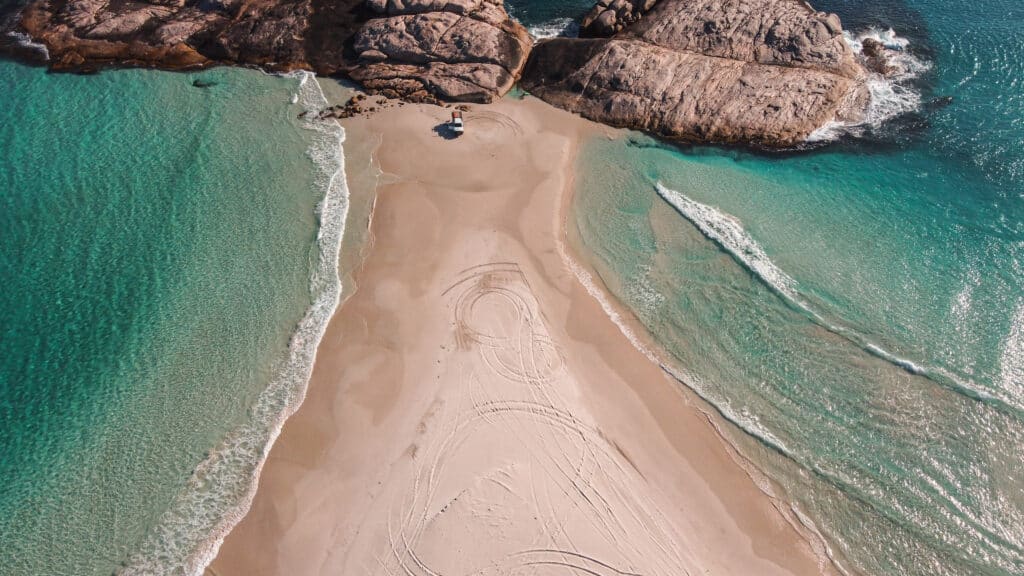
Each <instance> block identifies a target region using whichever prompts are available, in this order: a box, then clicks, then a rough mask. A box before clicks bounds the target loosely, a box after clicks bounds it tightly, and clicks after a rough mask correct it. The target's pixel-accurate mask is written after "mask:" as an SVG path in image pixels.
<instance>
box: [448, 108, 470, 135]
mask: <svg viewBox="0 0 1024 576" xmlns="http://www.w3.org/2000/svg"><path fill="white" fill-rule="evenodd" d="M448 127H449V128H451V131H452V132H454V133H455V135H456V136H461V135H462V133H463V132H465V130H466V127H465V125H464V124H463V122H462V112H461V111H459V110H456V111H454V112H452V120H451V122H449V123H448Z"/></svg>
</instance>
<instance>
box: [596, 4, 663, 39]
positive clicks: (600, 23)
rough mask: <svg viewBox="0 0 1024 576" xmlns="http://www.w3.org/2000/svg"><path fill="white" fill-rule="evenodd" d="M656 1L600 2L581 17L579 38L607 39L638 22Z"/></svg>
mask: <svg viewBox="0 0 1024 576" xmlns="http://www.w3.org/2000/svg"><path fill="white" fill-rule="evenodd" d="M657 1H658V0H600V1H599V2H598V3H597V5H595V6H594V7H593V9H591V10H590V12H589V13H588V14H587V15H586V16H584V17H583V22H582V23H581V24H580V36H581V37H583V38H609V37H611V36H613V35H615V34H616V33H618V32H620V31H621V30H622V29H623V28H625V27H626V26H629V25H630V24H633V23H635V22H637V21H639V20H640V18H642V17H643V15H644V14H645V13H646V12H647V11H648V10H650V9H651V8H653V7H654V4H655V3H656V2H657Z"/></svg>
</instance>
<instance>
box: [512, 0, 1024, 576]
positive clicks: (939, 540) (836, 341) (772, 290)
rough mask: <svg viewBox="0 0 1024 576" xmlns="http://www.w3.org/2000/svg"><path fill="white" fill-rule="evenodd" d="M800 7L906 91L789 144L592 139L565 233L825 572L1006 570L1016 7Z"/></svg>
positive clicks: (1021, 20)
mask: <svg viewBox="0 0 1024 576" xmlns="http://www.w3.org/2000/svg"><path fill="white" fill-rule="evenodd" d="M815 6H816V7H817V8H820V9H825V10H830V11H836V12H839V13H840V15H841V16H842V17H843V20H844V23H845V25H846V26H847V28H848V29H849V30H851V31H852V32H853V33H854V36H856V35H859V34H863V33H869V32H871V31H872V29H873V30H874V31H873V32H871V33H873V34H881V35H883V36H885V35H888V29H889V28H892V29H893V31H894V32H895V38H897V39H902V41H905V42H906V43H907V48H906V55H907V56H908V57H913V58H914V59H915V60H916V61H918V62H921V63H923V66H922V69H921V70H919V71H918V73H917V74H916V77H914V78H911V79H908V80H906V81H905V82H904V83H903V85H902V86H899V87H898V88H899V89H900V90H906V91H907V94H909V95H910V96H913V97H914V98H915V99H916V100H915V101H914V102H915V103H916V104H915V106H914V107H913V108H914V109H913V111H911V112H909V113H905V114H902V115H900V116H898V117H896V118H894V119H892V120H890V121H889V122H887V123H885V124H883V125H881V126H878V127H871V126H868V127H863V129H861V130H858V133H860V137H859V138H856V139H845V140H842V141H840V142H838V143H835V144H833V145H832V146H830V147H828V148H824V149H821V150H819V151H815V152H807V153H800V154H784V155H783V154H780V155H772V156H764V155H756V154H751V153H746V152H742V151H734V150H721V149H715V148H686V149H677V148H670V147H666V146H663V145H659V144H658V143H656V142H654V141H653V140H650V139H648V138H645V137H643V136H640V135H633V136H629V137H624V138H622V139H620V140H616V141H606V140H597V141H594V142H592V143H591V144H590V145H589V146H588V147H587V148H585V149H584V151H583V154H582V157H581V159H580V165H579V167H580V174H579V176H578V180H577V183H578V189H579V190H578V195H577V196H576V199H575V206H574V214H575V220H576V224H577V226H578V229H579V237H580V240H581V241H582V244H583V249H584V251H585V252H586V254H587V256H588V259H590V260H591V261H592V262H593V264H594V266H595V268H596V269H597V271H598V272H599V274H600V275H601V277H602V279H603V280H604V282H605V283H606V284H607V285H608V286H609V288H610V289H611V290H612V291H613V292H614V293H615V294H616V295H617V296H618V297H619V298H620V299H621V300H622V301H623V302H624V303H625V304H627V305H628V306H629V307H630V308H631V309H633V310H634V311H635V313H636V315H637V317H638V319H639V320H640V321H641V323H643V324H644V325H645V326H646V327H647V328H648V330H649V332H650V334H651V336H652V337H653V338H654V339H655V340H656V341H657V343H658V344H659V345H660V347H661V348H662V349H663V350H664V353H665V355H666V357H667V358H668V359H669V364H670V365H671V367H672V370H673V371H674V372H675V373H676V374H677V376H678V377H679V379H680V380H681V381H682V382H683V383H685V384H686V385H687V386H689V387H691V388H693V389H694V390H695V391H697V392H698V393H699V394H700V395H701V396H702V397H704V398H705V399H706V400H708V401H709V402H710V403H711V404H712V405H713V406H714V407H715V408H716V409H717V410H718V411H719V412H720V413H721V414H722V415H723V416H724V417H725V418H726V419H727V420H729V421H731V422H733V423H734V424H735V427H734V428H731V429H730V436H731V437H732V438H733V439H734V441H735V442H736V443H737V445H738V446H739V447H740V448H741V450H742V452H743V453H744V454H746V455H747V456H748V457H749V458H751V459H752V460H753V461H754V462H755V463H756V464H757V465H758V467H759V468H761V469H763V470H764V471H765V472H767V473H768V475H769V476H770V477H771V478H773V479H774V480H775V481H776V483H777V484H778V486H779V489H781V490H783V491H784V492H785V494H784V496H785V497H786V499H788V500H789V501H791V502H793V503H794V505H795V507H796V510H797V511H798V515H801V516H802V518H803V520H804V521H805V522H807V523H808V524H813V525H814V526H816V528H817V529H818V530H819V531H820V532H821V533H822V534H823V535H824V537H825V539H826V542H827V544H828V545H829V547H830V548H831V550H832V554H833V555H834V556H835V558H836V560H837V561H838V562H839V563H840V564H841V565H842V566H844V567H845V568H846V569H848V570H850V571H851V572H862V573H868V574H921V575H924V574H929V575H934V574H950V575H953V574H956V575H977V574H992V575H997V574H998V575H1009V574H1024V463H1022V456H1021V454H1024V184H1022V183H1021V177H1022V176H1024V96H1022V94H1024V90H1022V89H1021V88H1022V87H1021V82H1022V81H1024V35H1022V34H1021V33H1020V30H1021V29H1024V6H1022V5H1021V4H1020V3H1019V2H1009V1H992V2H983V3H980V4H979V3H968V2H965V1H957V0H941V1H940V0H913V1H910V0H908V1H906V2H896V1H880V0H846V1H842V0H827V1H824V2H817V3H815ZM528 24H529V23H528ZM946 96H951V97H952V102H951V103H949V104H948V105H947V104H945V103H944V102H943V101H942V100H941V98H942V97H946Z"/></svg>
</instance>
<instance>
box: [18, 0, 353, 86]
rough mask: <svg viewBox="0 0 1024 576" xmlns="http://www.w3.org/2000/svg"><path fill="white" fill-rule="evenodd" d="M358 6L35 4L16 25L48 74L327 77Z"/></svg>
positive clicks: (298, 2)
mask: <svg viewBox="0 0 1024 576" xmlns="http://www.w3.org/2000/svg"><path fill="white" fill-rule="evenodd" d="M362 1H363V0H331V1H326V0H291V1H287V2H286V1H283V0H148V1H132V0H35V1H33V2H30V3H29V4H28V5H27V7H26V8H25V10H24V11H23V13H22V15H21V19H20V24H19V26H20V28H21V31H22V32H24V33H26V34H27V35H29V36H31V37H32V38H33V39H34V40H35V41H37V42H40V43H42V44H45V45H46V47H47V49H48V51H49V53H50V62H49V64H50V66H51V67H52V68H53V69H56V70H75V71H89V70H94V69H97V68H101V67H103V66H108V65H129V66H154V67H160V68H169V69H180V68H193V67H202V66H209V65H213V64H217V63H229V64H245V65H256V66H261V67H264V68H267V69H271V70H291V69H295V68H306V69H313V70H316V71H318V72H321V73H332V72H336V71H338V70H341V69H343V68H344V63H345V62H344V48H345V44H346V42H348V40H349V39H350V38H351V36H352V34H354V33H355V30H356V29H357V27H358V24H359V23H360V22H361V20H362V18H361V17H360V12H361V10H362ZM314 45H315V49H314Z"/></svg>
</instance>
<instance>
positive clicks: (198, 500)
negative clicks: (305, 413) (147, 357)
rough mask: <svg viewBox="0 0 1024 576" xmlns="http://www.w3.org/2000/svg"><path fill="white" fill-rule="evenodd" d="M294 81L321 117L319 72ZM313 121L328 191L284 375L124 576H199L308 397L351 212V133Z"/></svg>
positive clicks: (198, 473)
mask: <svg viewBox="0 0 1024 576" xmlns="http://www.w3.org/2000/svg"><path fill="white" fill-rule="evenodd" d="M290 76H291V77H294V78H296V79H297V80H298V90H297V92H296V96H297V99H296V100H297V102H298V103H299V104H301V105H302V107H303V108H304V109H305V110H307V111H309V112H316V111H319V110H321V109H323V108H324V107H325V106H326V105H327V99H326V98H325V96H324V94H323V91H322V90H321V88H320V85H319V83H317V81H316V77H315V75H314V74H312V73H310V72H301V71H300V72H298V73H295V74H292V75H290ZM315 116H316V115H315V114H312V113H310V114H306V118H307V119H306V120H304V124H303V127H304V128H305V129H307V130H311V131H313V132H315V133H316V136H315V137H314V139H313V143H312V144H311V146H310V148H309V149H308V150H307V154H308V155H309V157H310V158H311V159H312V160H313V161H314V163H315V165H316V167H317V174H316V176H315V179H314V182H315V184H316V186H317V188H318V189H319V190H322V191H323V199H322V200H321V201H320V203H319V204H318V205H317V217H318V219H319V224H320V226H319V231H318V233H317V258H316V262H315V266H314V268H313V271H312V274H311V276H310V293H311V294H313V303H312V305H310V307H309V308H308V309H307V310H306V313H305V315H304V316H303V318H302V320H301V321H300V322H299V325H298V328H297V329H296V331H295V333H294V334H293V335H292V338H291V341H290V342H289V345H288V355H287V359H286V360H285V363H284V365H283V369H282V370H281V371H280V372H279V373H278V375H277V376H276V377H275V379H274V380H273V381H271V383H270V384H269V385H268V386H267V388H266V389H265V390H264V391H263V392H262V393H261V394H260V396H259V398H258V399H257V401H256V405H255V406H254V407H253V408H252V417H251V418H250V420H249V421H248V422H246V423H245V424H243V425H242V426H240V427H239V428H237V429H235V430H234V431H232V432H231V433H230V434H229V435H228V436H227V438H225V439H224V441H222V442H221V443H220V445H218V446H217V448H216V449H214V450H213V451H211V453H210V454H209V455H208V456H207V458H206V459H205V460H204V461H203V462H201V463H200V464H199V466H197V467H196V470H195V471H194V472H193V474H192V477H191V478H190V479H189V482H188V484H187V485H186V487H185V489H184V491H183V492H182V493H181V494H179V495H178V497H177V498H176V500H175V502H174V503H173V504H172V505H171V507H170V509H168V511H167V512H165V513H164V515H163V516H162V517H161V518H160V520H159V522H158V524H157V526H156V527H155V528H153V529H152V530H150V531H149V533H148V535H147V537H146V539H145V540H144V541H143V543H142V545H141V546H140V548H139V550H138V551H137V552H136V553H134V554H133V555H132V556H131V557H130V558H129V559H128V562H127V565H126V566H125V567H124V568H122V569H121V570H119V572H118V573H119V574H122V575H125V576H135V575H138V576H142V575H146V574H187V575H194V576H199V575H201V574H202V573H203V572H204V571H205V569H206V567H207V565H209V563H210V562H212V561H213V559H214V557H215V556H216V555H217V551H218V550H219V549H220V546H221V544H222V543H223V541H224V538H225V537H226V536H227V534H228V533H229V532H230V531H231V530H232V529H233V528H234V527H235V525H236V524H238V522H239V521H240V520H241V519H242V517H243V516H245V514H246V513H247V512H248V511H249V507H250V505H251V504H252V499H253V497H254V496H255V494H256V487H257V483H258V480H259V474H260V472H261V470H262V468H263V464H264V462H265V461H266V458H267V455H268V454H269V452H270V448H271V447H272V446H273V444H274V441H275V440H277V437H278V435H279V434H280V431H281V428H282V426H283V425H284V423H285V421H286V420H287V419H288V418H289V417H290V416H291V415H292V414H294V413H295V411H296V410H298V408H299V406H300V405H301V404H302V401H303V399H304V398H305V395H306V387H307V385H308V383H309V378H310V376H311V375H312V371H313V361H314V359H315V357H316V351H317V348H318V346H319V344H320V340H321V339H322V338H323V335H324V332H325V331H326V330H327V324H328V322H329V320H330V318H331V316H332V315H333V314H334V310H335V309H336V308H337V306H338V304H339V302H340V300H341V279H340V278H339V277H338V265H339V250H340V248H341V241H342V238H343V237H344V233H345V220H346V217H347V215H348V206H349V197H348V184H347V182H346V181H345V157H344V148H343V143H344V141H345V130H344V129H343V128H342V127H341V126H340V125H339V124H337V123H336V122H334V121H329V122H325V121H320V120H317V119H316V118H315Z"/></svg>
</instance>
